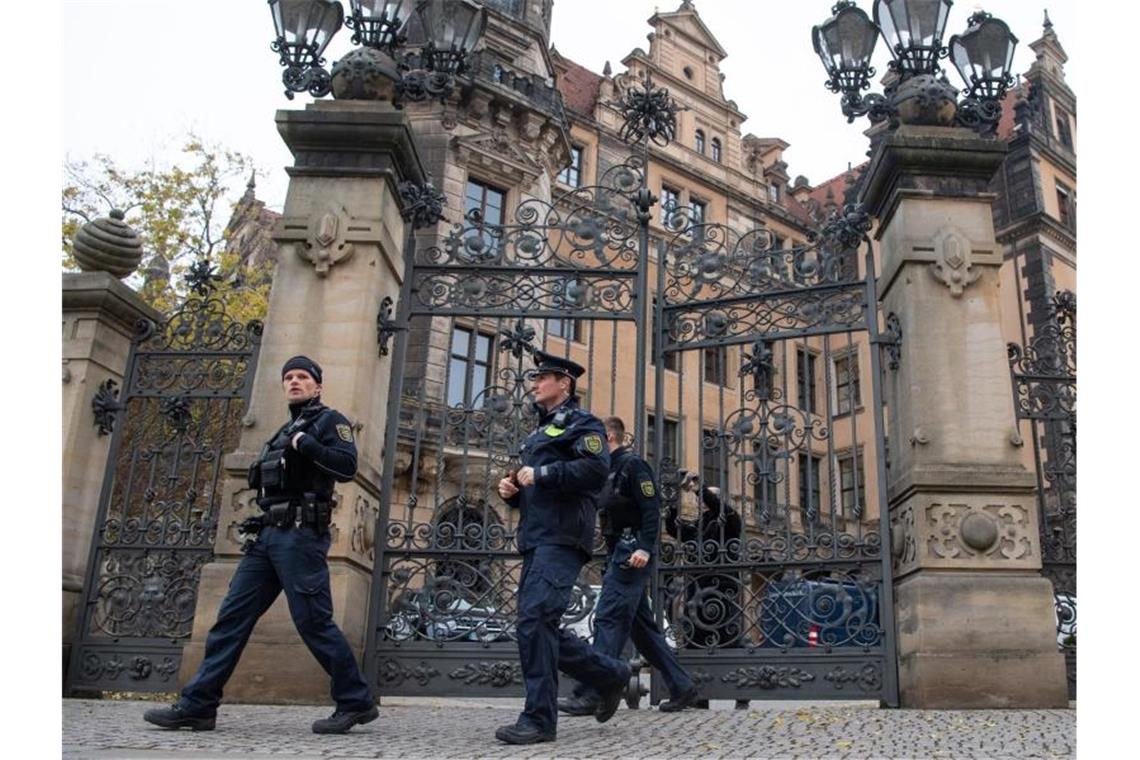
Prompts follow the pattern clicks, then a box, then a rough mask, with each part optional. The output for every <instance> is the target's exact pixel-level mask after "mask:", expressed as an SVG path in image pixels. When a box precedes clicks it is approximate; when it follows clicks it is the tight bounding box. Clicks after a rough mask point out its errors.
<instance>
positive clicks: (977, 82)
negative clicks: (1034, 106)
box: [950, 12, 1017, 100]
mask: <svg viewBox="0 0 1140 760" xmlns="http://www.w3.org/2000/svg"><path fill="white" fill-rule="evenodd" d="M968 24H969V28H967V29H966V31H965V32H964V33H962V34H955V35H954V36H953V37H951V38H950V59H951V60H952V61H953V62H954V66H955V68H957V69H958V73H959V74H961V75H962V81H964V82H965V83H966V86H967V87H968V88H969V89H968V91H967V93H966V95H967V97H971V98H984V99H991V100H1001V99H1002V98H1003V97H1004V96H1005V92H1006V89H1007V88H1008V87H1010V86H1011V85H1012V84H1013V74H1012V73H1011V70H1012V68H1013V51H1014V50H1015V49H1016V48H1017V37H1015V36H1013V33H1012V32H1011V31H1010V30H1009V26H1008V25H1006V23H1005V22H1004V21H1002V20H1001V19H997V18H994V17H993V16H991V15H990V14H988V13H985V12H978V13H975V14H974V15H973V16H970V20H969V22H968Z"/></svg>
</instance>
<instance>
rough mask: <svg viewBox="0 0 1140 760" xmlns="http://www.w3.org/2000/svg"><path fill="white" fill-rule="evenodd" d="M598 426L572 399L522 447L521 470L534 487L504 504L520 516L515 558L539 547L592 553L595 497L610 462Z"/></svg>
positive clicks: (544, 418)
mask: <svg viewBox="0 0 1140 760" xmlns="http://www.w3.org/2000/svg"><path fill="white" fill-rule="evenodd" d="M605 439H606V431H605V428H604V427H603V426H602V422H601V420H599V419H598V418H597V417H595V416H594V415H592V414H590V413H589V412H587V411H586V410H584V409H582V408H580V407H579V406H578V400H577V399H576V398H574V397H571V398H569V399H567V400H566V401H565V402H564V403H562V404H561V405H560V406H558V407H556V408H554V409H553V410H551V411H549V412H540V417H539V421H538V426H537V427H536V428H535V429H534V432H532V433H531V434H530V435H529V436H527V438H526V440H525V441H523V444H522V449H521V451H520V453H519V456H520V460H521V462H522V464H523V466H526V467H533V468H534V485H533V486H527V487H525V488H521V489H520V490H519V493H517V494H516V495H515V496H513V497H511V498H510V499H508V500H507V503H508V504H510V505H511V506H512V507H518V508H519V510H520V511H521V513H522V514H521V515H520V516H519V528H518V547H519V551H520V552H525V551H529V550H530V549H533V548H535V547H536V546H541V545H543V544H559V545H563V546H577V547H578V548H580V549H581V550H582V551H584V552H586V553H587V554H589V553H591V552H592V551H593V544H594V519H595V517H596V514H597V508H596V503H595V500H596V498H597V493H598V491H599V490H600V489H601V487H602V486H603V485H604V484H605V482H606V476H607V475H608V474H609V464H610V456H609V451H608V450H607V448H606V445H605Z"/></svg>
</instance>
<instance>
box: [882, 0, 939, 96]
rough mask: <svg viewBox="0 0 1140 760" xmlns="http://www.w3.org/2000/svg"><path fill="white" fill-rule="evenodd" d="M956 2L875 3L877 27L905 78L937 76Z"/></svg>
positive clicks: (897, 0)
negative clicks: (950, 17) (915, 75)
mask: <svg viewBox="0 0 1140 760" xmlns="http://www.w3.org/2000/svg"><path fill="white" fill-rule="evenodd" d="M953 4H954V3H953V0H875V6H874V15H875V25H876V26H878V27H879V29H880V30H882V33H883V39H884V40H886V41H887V47H888V48H890V51H891V55H892V56H893V57H894V61H893V63H892V66H893V67H894V68H895V69H897V70H898V72H899V73H900V74H901V75H902V76H903V77H904V78H905V77H907V76H910V75H912V74H934V73H936V72H937V71H938V58H939V57H940V55H941V53H942V35H943V34H944V33H945V31H946V18H947V16H948V15H949V14H950V6H951V5H953Z"/></svg>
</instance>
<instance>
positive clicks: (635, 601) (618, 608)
mask: <svg viewBox="0 0 1140 760" xmlns="http://www.w3.org/2000/svg"><path fill="white" fill-rule="evenodd" d="M652 571H653V563H652V562H650V563H649V564H648V565H646V566H645V567H641V568H637V567H622V566H621V565H620V564H619V563H618V562H617V561H616V560H615V557H614V555H613V553H611V554H610V556H609V558H608V560H607V563H606V574H605V575H604V576H603V577H602V593H601V594H600V595H599V597H598V606H597V608H596V609H595V610H594V648H595V649H597V650H598V651H599V652H605V653H606V654H608V655H612V656H615V657H616V656H619V655H620V654H621V650H622V648H624V647H625V642H626V640H628V639H630V638H632V639H633V645H634V646H635V647H637V651H638V652H640V653H641V655H642V656H643V657H644V658H645V660H646V662H648V663H649V664H650V665H652V666H653V667H654V668H656V669H657V672H659V673H660V674H661V676H662V677H663V678H664V679H665V685H666V687H668V689H669V695H670V696H671V697H679V696H681V695H682V694H684V693H686V692H687V691H689V690H690V689H692V688H693V679H691V678H690V677H689V674H688V673H686V672H685V670H684V669H683V668H682V667H681V664H680V663H679V662H677V656H676V655H675V654H673V650H672V649H670V648H669V645H668V644H667V643H665V636H664V634H662V633H661V629H660V628H658V627H657V621H656V620H654V619H653V612H652V610H650V609H649V594H648V586H649V578H650V573H652ZM574 694H575V695H577V696H580V697H587V698H591V697H593V698H596V697H597V691H596V690H594V689H592V688H590V686H589V685H587V684H579V685H578V686H576V687H575V688H574Z"/></svg>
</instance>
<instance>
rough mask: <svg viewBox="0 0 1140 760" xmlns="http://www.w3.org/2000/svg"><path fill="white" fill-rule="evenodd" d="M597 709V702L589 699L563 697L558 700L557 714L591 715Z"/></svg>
mask: <svg viewBox="0 0 1140 760" xmlns="http://www.w3.org/2000/svg"><path fill="white" fill-rule="evenodd" d="M597 709H598V702H597V700H595V699H590V698H589V697H564V698H563V699H560V700H558V712H561V713H566V714H567V715H572V716H575V717H577V716H579V715H593V714H594V713H595V712H596V711H597Z"/></svg>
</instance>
